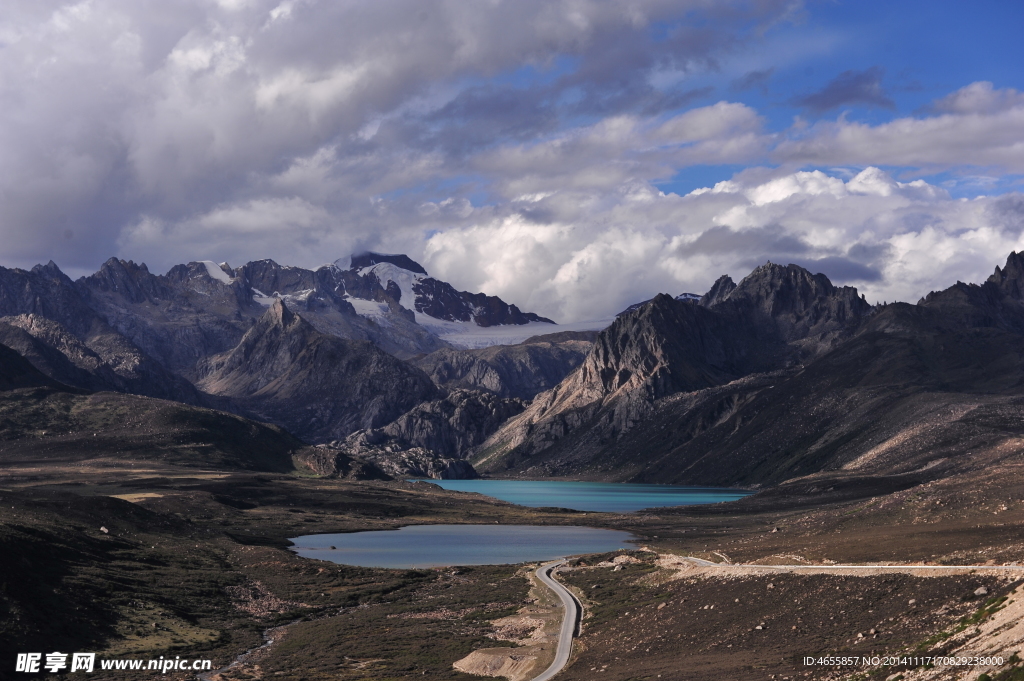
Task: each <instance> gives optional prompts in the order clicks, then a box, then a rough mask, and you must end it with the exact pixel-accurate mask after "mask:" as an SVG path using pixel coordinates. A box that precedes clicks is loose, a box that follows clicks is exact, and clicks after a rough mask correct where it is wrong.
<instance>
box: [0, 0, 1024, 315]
mask: <svg viewBox="0 0 1024 681" xmlns="http://www.w3.org/2000/svg"><path fill="white" fill-rule="evenodd" d="M160 8H161V9H160V12H153V11H151V10H150V9H147V7H146V6H143V5H142V4H140V3H138V2H135V1H133V0H76V1H73V2H64V1H62V0H50V1H47V2H38V1H35V2H29V1H27V0H12V1H11V2H6V3H4V4H3V6H2V7H0V54H2V55H3V58H2V59H0V103H2V105H3V106H0V196H2V197H3V200H4V207H5V210H4V211H3V213H2V215H0V231H2V234H3V236H4V240H3V243H2V245H0V264H2V265H5V266H22V267H26V266H31V265H32V264H34V263H36V262H45V261H47V260H49V259H53V260H55V261H56V262H57V263H58V264H59V265H60V266H61V267H62V268H64V269H65V270H66V271H68V272H69V273H71V274H73V275H76V276H77V275H79V274H85V273H88V272H91V271H93V270H95V269H96V268H97V267H98V266H99V264H100V263H101V262H102V261H103V260H105V259H106V258H108V257H110V256H111V255H116V256H118V257H122V258H125V259H133V260H136V261H144V262H146V263H147V264H148V265H149V266H150V268H151V269H152V270H154V271H158V272H162V271H166V270H167V269H169V268H170V267H171V266H173V265H174V264H176V263H179V262H185V261H189V260H199V259H212V260H217V261H228V262H231V263H238V262H244V261H247V260H254V259H260V258H265V257H268V256H269V257H273V258H275V259H277V260H279V261H280V262H282V263H285V264H294V265H302V266H307V267H312V266H317V265H319V264H321V263H323V262H330V261H334V260H336V259H338V258H343V257H345V256H346V255H347V254H348V253H351V252H353V251H359V250H364V249H378V250H384V251H388V252H404V253H408V254H409V255H411V256H412V257H414V258H416V259H419V260H420V261H422V262H423V264H424V265H425V266H426V267H427V269H428V270H429V271H430V272H431V273H432V274H435V275H437V276H439V277H441V278H444V279H447V280H449V281H451V282H452V283H453V284H455V285H456V286H458V287H459V288H462V289H466V290H482V291H486V292H487V293H491V294H497V295H501V296H502V297H504V298H506V299H507V300H510V301H511V302H514V303H516V304H517V305H519V306H520V307H522V308H523V309H529V310H533V311H536V312H539V313H541V314H544V315H546V316H549V317H553V318H556V319H560V320H575V319H583V318H597V317H600V316H604V315H607V314H609V313H613V312H615V311H617V310H619V309H622V308H623V307H625V306H626V305H628V304H631V303H633V302H636V301H637V300H642V299H645V298H649V297H651V296H652V295H653V294H655V293H657V292H660V291H665V292H669V293H679V292H681V291H694V292H698V293H699V292H703V291H704V290H706V289H707V288H708V287H709V286H710V284H711V283H712V282H713V281H714V280H715V279H716V278H717V277H718V276H720V275H722V274H729V275H730V276H733V277H734V278H737V279H738V278H740V277H742V276H744V275H745V274H746V273H747V272H749V270H750V269H751V268H752V267H754V266H756V265H758V264H761V263H763V262H765V261H766V260H772V261H775V262H783V263H789V262H794V263H797V264H801V265H803V266H806V267H808V268H811V269H815V270H816V271H821V272H824V273H825V274H826V275H828V276H829V277H831V278H832V279H833V280H834V281H835V282H836V283H839V284H845V285H852V286H856V287H857V288H858V289H859V290H860V291H861V292H864V293H865V295H867V297H868V299H869V300H893V299H898V300H910V301H915V300H917V298H919V297H920V296H922V295H924V294H926V293H927V292H928V291H929V290H933V289H936V288H943V287H945V286H948V285H949V284H951V283H952V282H954V281H956V280H958V279H959V280H964V281H980V280H983V279H984V278H985V277H986V276H988V274H989V273H991V271H992V269H993V268H994V267H995V266H996V265H997V264H1001V263H1002V262H1003V261H1004V260H1005V258H1006V255H1007V254H1008V253H1009V251H1011V250H1015V249H1024V199H1022V195H1021V191H1022V186H1021V185H1022V178H1024V94H1022V93H1021V90H1024V83H1021V82H1020V81H1021V76H1020V71H1019V64H1021V63H1024V59H1022V57H1024V54H1022V47H1021V44H1022V42H1024V41H1020V40H1019V38H1018V36H1017V35H1016V32H1017V31H1019V27H1020V26H1024V5H1021V4H1020V3H1008V2H975V3H969V4H968V3H954V2H928V3H925V2H916V1H911V2H887V3H882V2H830V1H827V0H822V1H817V0H807V1H806V2H800V1H798V0H736V1H735V2H723V1H721V0H631V1H625V0H543V1H542V0H514V1H512V0H497V1H495V2H492V3H466V2H461V1H457V0H380V1H379V2H373V3H367V2H361V1H357V0H350V1H343V0H330V1H329V0H177V1H176V2H169V3H163V4H161V5H160Z"/></svg>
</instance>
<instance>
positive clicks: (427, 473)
mask: <svg viewBox="0 0 1024 681" xmlns="http://www.w3.org/2000/svg"><path fill="white" fill-rule="evenodd" d="M525 406H526V404H525V403H524V402H523V401H521V400H517V399H505V398H501V397H497V396H496V395H491V394H489V393H481V392H475V391H468V390H452V391H450V392H449V393H448V394H447V395H446V396H445V397H444V398H443V399H438V400H432V401H430V402H424V403H423V404H420V405H417V406H416V407H414V408H413V409H411V410H409V411H408V412H406V413H405V414H402V415H401V416H400V417H398V418H397V419H395V420H394V421H392V422H391V423H389V424H387V425H386V426H384V427H382V428H373V429H367V430H360V431H358V432H356V433H353V434H352V435H350V436H349V437H348V438H346V439H345V440H344V441H338V442H334V443H332V446H333V447H335V448H337V449H339V450H342V451H344V452H345V453H347V454H348V455H350V456H355V457H359V458H363V459H367V460H370V461H373V462H374V463H376V464H377V465H379V466H381V468H383V469H384V470H386V471H388V473H389V474H391V475H405V476H424V477H431V478H442V479H447V478H454V479H466V478H475V477H477V474H476V471H475V470H474V469H473V467H472V466H471V465H470V464H469V463H468V462H466V461H465V455H466V453H467V452H469V451H470V450H471V449H472V448H473V447H475V446H476V445H478V444H480V443H481V442H483V441H484V440H485V439H486V438H487V436H489V435H490V434H491V433H493V432H494V431H495V430H497V429H498V427H500V426H501V424H503V423H504V422H506V421H507V420H508V419H509V418H511V417H513V416H515V415H516V414H519V413H520V412H522V411H523V408H524V407H525ZM416 471H419V472H416Z"/></svg>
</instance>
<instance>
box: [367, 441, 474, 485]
mask: <svg viewBox="0 0 1024 681" xmlns="http://www.w3.org/2000/svg"><path fill="white" fill-rule="evenodd" d="M347 451H351V450H347ZM358 451H359V458H362V459H365V460H366V461H369V462H371V463H372V464H373V465H374V466H376V467H377V468H379V469H380V470H382V471H384V472H385V473H386V474H387V475H389V476H391V477H393V478H398V479H403V478H433V479H435V480H473V479H475V478H478V477H479V476H478V475H477V473H476V471H475V470H474V469H473V466H472V465H470V463H469V462H468V461H466V460H464V459H453V458H451V457H446V456H441V455H440V454H437V453H436V452H432V451H430V450H427V449H423V448H422V447H409V448H402V447H399V446H394V445H365V444H363V445H360V446H359V447H358Z"/></svg>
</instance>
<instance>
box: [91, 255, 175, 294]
mask: <svg viewBox="0 0 1024 681" xmlns="http://www.w3.org/2000/svg"><path fill="white" fill-rule="evenodd" d="M78 283H79V284H82V285H84V287H85V289H86V290H90V291H103V292H106V293H118V294H120V295H121V296H123V297H124V298H125V299H126V300H128V301H129V302H132V303H142V302H146V301H150V302H152V301H153V300H155V299H157V298H161V297H166V296H169V295H170V291H169V290H168V288H167V287H166V286H165V285H163V284H162V283H161V282H160V280H159V278H157V277H156V276H154V275H153V274H151V273H150V271H149V268H148V267H146V264H145V263H140V264H138V265H136V264H135V263H134V262H133V261H131V260H127V261H125V260H120V259H118V258H109V259H108V260H107V261H106V262H105V263H103V265H101V266H100V269H99V270H97V271H96V272H95V273H94V274H91V275H89V276H88V277H82V278H81V279H79V280H78Z"/></svg>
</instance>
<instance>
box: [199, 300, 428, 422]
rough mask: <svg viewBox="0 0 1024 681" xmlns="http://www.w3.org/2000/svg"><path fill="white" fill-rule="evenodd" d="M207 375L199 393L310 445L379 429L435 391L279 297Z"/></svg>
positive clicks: (404, 367) (413, 372)
mask: <svg viewBox="0 0 1024 681" xmlns="http://www.w3.org/2000/svg"><path fill="white" fill-rule="evenodd" d="M204 370H205V375H204V376H203V378H202V379H200V380H199V381H198V385H199V387H200V388H202V389H203V390H205V391H206V392H208V393H210V394H212V395H218V396H223V397H228V398H231V403H232V404H235V405H237V407H239V408H241V409H243V410H246V411H248V412H250V413H252V414H255V415H258V416H259V417H260V418H262V419H264V420H266V421H270V422H271V423H277V424H280V425H282V426H284V427H285V428H287V429H288V430H290V431H291V432H292V433H294V434H296V435H298V436H299V437H302V438H304V439H306V440H308V441H311V442H326V441H329V440H335V439H339V438H343V437H345V436H346V435H348V434H349V433H351V432H353V431H355V430H357V429H360V428H364V429H366V428H376V427H379V426H382V425H384V424H386V423H388V422H390V421H392V420H394V419H395V418H397V417H398V416H399V415H401V414H402V413H404V412H406V411H408V410H409V409H411V408H412V407H414V406H415V405H417V404H419V403H420V402H423V401H425V400H429V399H432V398H433V397H434V396H435V395H436V394H437V388H436V387H435V386H434V384H433V383H431V382H430V379H429V378H427V376H426V375H425V374H424V373H423V372H421V371H419V370H418V369H415V368H414V367H411V366H409V365H408V364H406V363H404V362H402V361H400V360H398V359H395V358H394V357H392V356H391V355H389V354H387V353H385V352H383V351H382V350H379V349H378V348H377V347H375V346H374V345H373V344H371V343H367V342H360V341H348V340H344V339H341V338H337V337H335V336H330V335H327V334H323V333H321V332H319V331H317V330H316V328H314V327H313V326H312V325H311V324H309V323H308V322H306V321H305V320H303V319H302V317H300V316H299V315H297V314H294V313H293V312H291V311H290V310H289V309H288V308H287V306H286V305H285V304H284V302H282V301H280V300H278V301H275V302H274V303H273V305H271V307H270V308H269V309H268V310H267V312H266V313H265V314H264V315H263V316H262V317H261V318H260V319H259V321H258V322H257V323H256V324H255V325H254V326H253V327H252V328H251V329H250V330H249V331H248V332H247V333H246V334H245V336H244V337H243V338H242V340H241V341H240V342H239V344H238V345H237V346H236V347H234V348H233V349H231V350H230V351H228V352H226V353H223V354H221V355H218V356H216V357H213V358H212V359H210V360H209V362H208V363H207V364H206V365H205V367H204Z"/></svg>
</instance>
